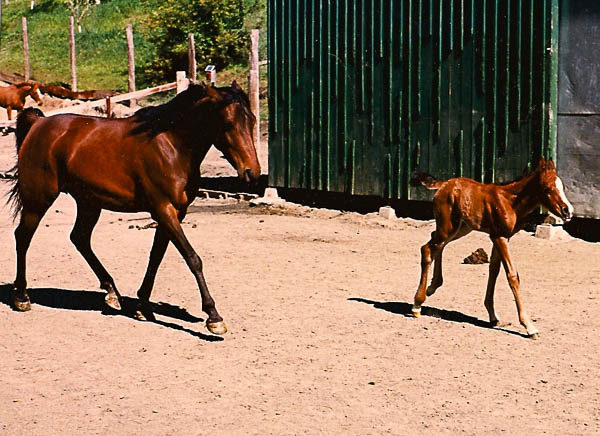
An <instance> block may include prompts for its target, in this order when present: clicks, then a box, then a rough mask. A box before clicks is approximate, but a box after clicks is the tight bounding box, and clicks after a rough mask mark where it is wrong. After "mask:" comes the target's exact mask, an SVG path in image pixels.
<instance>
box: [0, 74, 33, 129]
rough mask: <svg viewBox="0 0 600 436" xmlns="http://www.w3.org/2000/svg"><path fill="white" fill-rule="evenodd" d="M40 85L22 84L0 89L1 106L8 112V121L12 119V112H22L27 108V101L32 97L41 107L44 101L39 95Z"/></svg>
mask: <svg viewBox="0 0 600 436" xmlns="http://www.w3.org/2000/svg"><path fill="white" fill-rule="evenodd" d="M38 88H39V84H37V83H29V82H21V83H14V84H12V85H10V86H2V87H0V106H2V107H5V108H6V111H7V112H8V119H9V120H11V119H12V110H13V109H14V110H16V111H17V112H21V111H22V110H23V107H24V106H25V99H26V98H27V96H28V95H30V96H31V97H32V98H33V99H34V100H35V102H36V103H37V104H38V105H39V106H41V105H42V99H41V98H40V95H39V94H38Z"/></svg>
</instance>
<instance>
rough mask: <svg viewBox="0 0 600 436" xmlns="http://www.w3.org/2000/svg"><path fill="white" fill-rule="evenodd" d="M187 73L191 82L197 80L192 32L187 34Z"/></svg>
mask: <svg viewBox="0 0 600 436" xmlns="http://www.w3.org/2000/svg"><path fill="white" fill-rule="evenodd" d="M188 75H189V76H190V80H191V81H192V82H196V80H198V71H197V66H196V45H195V43H194V34H193V33H190V34H189V35H188Z"/></svg>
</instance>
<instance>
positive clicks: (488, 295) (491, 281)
mask: <svg viewBox="0 0 600 436" xmlns="http://www.w3.org/2000/svg"><path fill="white" fill-rule="evenodd" d="M501 261H502V259H500V253H499V252H498V249H497V248H496V246H495V245H494V247H493V248H492V256H491V258H490V271H489V276H488V283H487V289H486V291H485V300H484V303H483V304H484V305H485V308H486V309H487V311H488V314H489V316H490V324H491V325H493V326H497V325H499V324H500V321H499V320H498V316H497V315H496V310H495V309H494V289H495V288H496V279H497V278H498V273H499V272H500V263H501Z"/></svg>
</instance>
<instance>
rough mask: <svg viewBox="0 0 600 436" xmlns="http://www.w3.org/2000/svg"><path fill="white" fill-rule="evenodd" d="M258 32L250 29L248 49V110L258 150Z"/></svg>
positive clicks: (255, 145)
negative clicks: (253, 123)
mask: <svg viewBox="0 0 600 436" xmlns="http://www.w3.org/2000/svg"><path fill="white" fill-rule="evenodd" d="M259 34H260V31H259V30H258V29H252V31H251V32H250V40H251V49H250V77H249V80H248V88H249V90H248V91H249V92H248V94H249V97H250V110H251V111H252V113H253V114H254V116H255V117H256V124H255V125H254V130H253V131H252V136H253V139H254V147H256V149H257V150H258V149H259V146H260V100H259V94H260V74H259V66H258V38H259Z"/></svg>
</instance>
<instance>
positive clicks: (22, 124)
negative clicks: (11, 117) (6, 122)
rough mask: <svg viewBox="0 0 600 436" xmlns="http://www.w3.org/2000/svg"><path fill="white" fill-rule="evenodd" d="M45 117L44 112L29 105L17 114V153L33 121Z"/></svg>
mask: <svg viewBox="0 0 600 436" xmlns="http://www.w3.org/2000/svg"><path fill="white" fill-rule="evenodd" d="M43 117H44V113H43V112H42V111H41V110H39V109H37V108H33V107H28V108H27V109H25V110H24V111H23V112H21V113H20V114H19V115H18V116H17V154H19V150H20V149H21V145H22V144H23V141H24V140H25V137H26V136H27V134H28V133H29V130H30V129H31V126H33V123H35V122H36V121H37V120H39V119H40V118H43Z"/></svg>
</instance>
